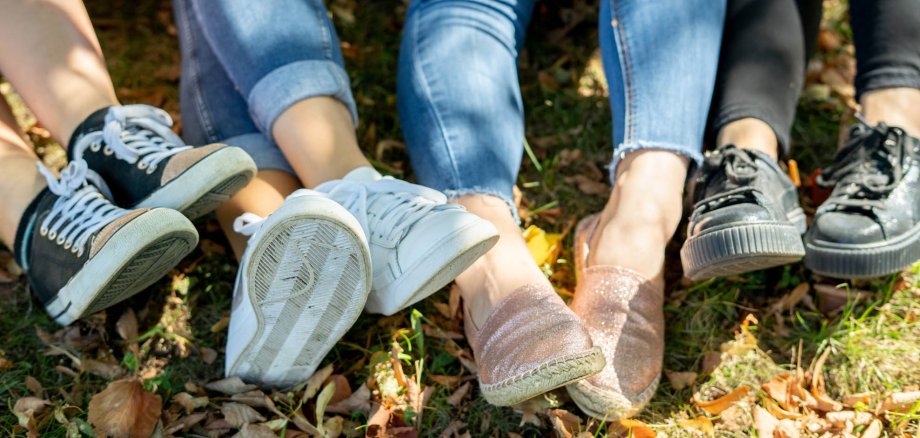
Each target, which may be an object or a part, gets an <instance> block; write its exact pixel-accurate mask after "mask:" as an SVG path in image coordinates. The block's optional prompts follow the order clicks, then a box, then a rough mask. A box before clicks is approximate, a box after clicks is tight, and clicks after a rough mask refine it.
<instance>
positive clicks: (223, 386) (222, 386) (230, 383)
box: [204, 376, 258, 395]
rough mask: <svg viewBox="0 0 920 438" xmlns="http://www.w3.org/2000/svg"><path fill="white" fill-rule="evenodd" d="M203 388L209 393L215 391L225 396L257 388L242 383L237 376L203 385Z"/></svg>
mask: <svg viewBox="0 0 920 438" xmlns="http://www.w3.org/2000/svg"><path fill="white" fill-rule="evenodd" d="M204 387H205V388H206V389H208V390H209V391H216V392H219V393H222V394H227V395H233V394H241V393H244V392H249V391H252V390H254V389H256V388H258V387H257V386H256V385H250V384H248V383H244V382H243V380H242V379H240V378H239V377H237V376H232V377H227V378H225V379H220V380H215V381H213V382H210V383H208V384H207V385H204Z"/></svg>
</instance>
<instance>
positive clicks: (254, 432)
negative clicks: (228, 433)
mask: <svg viewBox="0 0 920 438" xmlns="http://www.w3.org/2000/svg"><path fill="white" fill-rule="evenodd" d="M288 436H290V435H288ZM236 437H239V438H277V437H278V435H277V434H276V433H275V432H273V431H272V430H271V428H269V427H267V426H263V425H261V424H251V423H250V424H244V425H243V427H241V428H240V431H239V433H237V434H236V435H234V438H236Z"/></svg>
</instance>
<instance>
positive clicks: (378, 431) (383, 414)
mask: <svg viewBox="0 0 920 438" xmlns="http://www.w3.org/2000/svg"><path fill="white" fill-rule="evenodd" d="M391 415H392V413H391V412H390V410H389V409H387V408H384V407H383V406H380V404H377V403H374V407H373V408H372V411H371V416H370V418H368V420H367V429H365V430H366V432H365V436H367V437H375V438H376V437H380V438H386V437H388V436H389V435H388V434H387V425H388V424H389V423H390V416H391Z"/></svg>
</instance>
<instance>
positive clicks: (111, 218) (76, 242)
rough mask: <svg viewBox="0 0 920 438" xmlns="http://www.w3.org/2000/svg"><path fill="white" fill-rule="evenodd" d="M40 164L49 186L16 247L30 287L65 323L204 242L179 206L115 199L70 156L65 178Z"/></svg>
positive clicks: (120, 296)
mask: <svg viewBox="0 0 920 438" xmlns="http://www.w3.org/2000/svg"><path fill="white" fill-rule="evenodd" d="M39 169H40V170H41V171H42V173H43V174H44V175H45V177H46V178H47V180H48V188H46V189H45V190H43V191H42V192H41V193H39V195H38V196H37V197H36V198H35V200H33V201H32V203H31V204H30V205H29V207H28V208H27V209H26V212H25V214H24V215H23V217H22V220H21V221H20V224H19V229H18V230H17V232H16V244H15V248H14V251H15V253H16V260H17V262H18V263H19V265H20V266H21V267H22V268H23V270H24V271H25V272H26V275H27V277H28V279H29V284H30V285H31V289H32V290H33V291H34V292H35V294H36V295H37V296H38V298H39V299H40V300H41V302H42V304H44V306H45V309H46V310H47V311H48V313H49V314H50V315H51V316H52V317H53V318H54V320H55V321H57V322H58V323H60V324H63V325H67V324H70V323H72V322H74V321H76V320H77V319H80V318H82V317H84V316H87V315H90V314H93V313H95V312H98V311H100V310H102V309H105V308H107V307H109V306H112V305H113V304H115V303H118V302H119V301H122V300H124V299H126V298H128V297H130V296H132V295H134V294H136V293H137V292H140V291H142V290H143V289H144V288H146V287H147V286H149V285H150V284H152V283H153V282H154V281H156V280H158V279H159V278H161V277H162V276H163V275H165V274H166V273H168V272H169V271H170V270H171V269H172V268H173V266H175V265H176V263H178V262H179V261H180V260H181V259H182V258H183V257H185V255H186V254H188V253H189V252H191V251H192V249H194V248H195V245H197V243H198V233H197V232H196V231H195V227H194V225H192V223H191V222H190V221H189V220H188V219H187V218H186V217H185V216H183V215H182V214H180V213H179V212H177V211H175V210H169V209H165V208H155V209H147V208H141V209H135V210H124V209H121V208H118V207H116V206H115V205H113V204H112V203H111V202H109V200H108V199H106V197H105V196H104V195H103V194H102V193H101V192H100V189H101V190H105V184H104V183H102V182H100V181H97V180H98V179H99V177H98V176H95V175H93V174H92V171H89V170H88V169H87V165H86V162H84V161H74V162H71V163H70V164H69V165H68V166H67V167H66V168H65V169H64V171H63V172H61V177H60V179H58V178H56V177H55V176H54V175H53V174H52V173H51V171H49V170H47V169H46V168H44V167H43V166H41V165H39ZM90 180H92V181H90Z"/></svg>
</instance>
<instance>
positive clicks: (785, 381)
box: [761, 374, 796, 410]
mask: <svg viewBox="0 0 920 438" xmlns="http://www.w3.org/2000/svg"><path fill="white" fill-rule="evenodd" d="M795 384H796V382H795V376H793V375H792V374H781V375H779V376H776V377H774V378H772V379H770V381H769V382H767V383H764V384H763V385H762V386H761V387H762V388H763V390H764V392H766V393H767V395H769V396H770V397H772V398H773V400H776V402H777V403H779V405H780V406H781V407H782V408H783V409H785V410H792V409H795V406H794V405H793V403H795V402H794V401H793V398H792V395H793V392H792V388H791V387H792V386H793V385H795Z"/></svg>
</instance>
